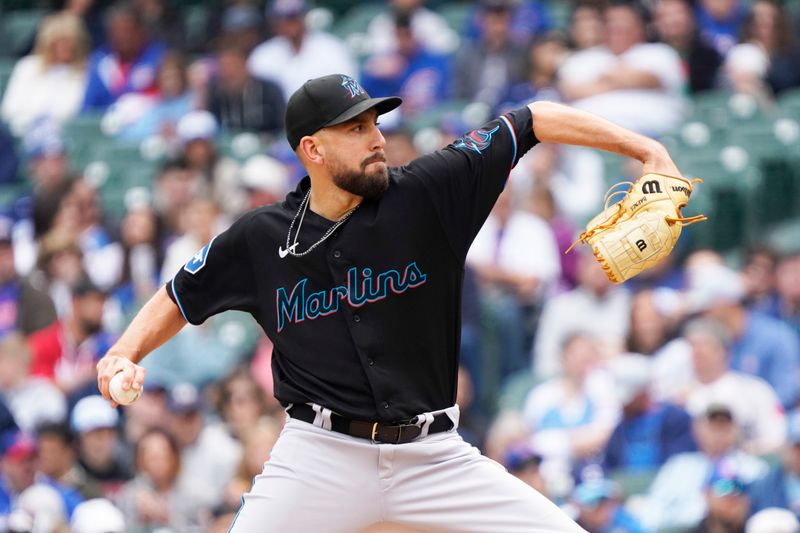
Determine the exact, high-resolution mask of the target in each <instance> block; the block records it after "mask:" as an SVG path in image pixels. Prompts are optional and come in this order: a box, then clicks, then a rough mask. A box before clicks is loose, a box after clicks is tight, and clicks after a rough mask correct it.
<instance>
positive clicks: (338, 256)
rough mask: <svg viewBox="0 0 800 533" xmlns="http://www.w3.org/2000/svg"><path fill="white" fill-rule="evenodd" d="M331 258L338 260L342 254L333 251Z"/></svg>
mask: <svg viewBox="0 0 800 533" xmlns="http://www.w3.org/2000/svg"><path fill="white" fill-rule="evenodd" d="M333 257H335V258H336V259H339V258H340V257H342V252H340V251H339V250H334V251H333Z"/></svg>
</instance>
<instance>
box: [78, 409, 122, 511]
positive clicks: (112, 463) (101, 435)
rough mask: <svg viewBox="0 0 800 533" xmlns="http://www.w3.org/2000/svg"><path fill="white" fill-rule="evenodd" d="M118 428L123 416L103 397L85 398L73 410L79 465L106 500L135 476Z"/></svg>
mask: <svg viewBox="0 0 800 533" xmlns="http://www.w3.org/2000/svg"><path fill="white" fill-rule="evenodd" d="M118 425H119V413H117V411H116V410H115V409H114V408H113V407H111V404H109V403H108V402H107V401H106V400H104V399H103V397H102V396H100V395H95V396H87V397H85V398H82V399H81V400H79V401H78V403H76V404H75V407H73V409H72V415H71V418H70V426H71V428H72V431H73V432H74V433H75V435H76V436H77V440H78V463H79V464H80V466H81V468H83V469H84V470H85V471H86V473H87V475H88V477H89V480H90V482H93V483H95V482H96V483H98V484H99V485H100V487H101V490H102V492H103V495H104V496H110V495H113V494H115V493H116V492H117V491H118V490H119V488H120V487H121V486H122V484H123V483H124V482H125V481H127V480H129V479H131V477H132V475H133V472H132V469H131V464H130V458H129V454H128V453H127V451H126V450H125V448H124V447H123V443H122V441H121V439H120V437H119V431H118Z"/></svg>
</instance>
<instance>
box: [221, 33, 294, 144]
mask: <svg viewBox="0 0 800 533" xmlns="http://www.w3.org/2000/svg"><path fill="white" fill-rule="evenodd" d="M247 54H248V51H247V50H245V49H244V48H243V47H242V46H241V45H238V44H234V43H233V42H227V43H223V44H222V45H221V46H220V47H219V48H218V49H217V52H216V60H217V73H216V76H214V77H213V78H212V79H211V82H210V84H209V87H208V104H207V105H208V110H209V111H211V113H212V114H213V115H214V118H216V119H217V122H219V124H220V126H221V127H222V129H224V130H232V131H237V130H249V131H255V132H258V133H265V134H269V135H271V136H273V137H275V136H276V135H277V134H278V133H279V132H281V131H283V115H284V113H285V111H286V101H285V100H284V96H283V91H282V90H281V88H280V87H279V86H278V85H277V84H276V83H275V82H274V81H272V80H269V79H256V78H254V77H253V76H252V75H251V74H250V72H249V71H248V70H247Z"/></svg>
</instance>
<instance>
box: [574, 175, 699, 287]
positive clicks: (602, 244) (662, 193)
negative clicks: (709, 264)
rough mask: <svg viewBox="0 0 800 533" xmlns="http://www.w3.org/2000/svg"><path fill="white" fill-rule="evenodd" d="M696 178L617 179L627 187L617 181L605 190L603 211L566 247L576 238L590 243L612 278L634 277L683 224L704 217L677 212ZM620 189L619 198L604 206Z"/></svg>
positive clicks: (666, 249)
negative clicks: (628, 180)
mask: <svg viewBox="0 0 800 533" xmlns="http://www.w3.org/2000/svg"><path fill="white" fill-rule="evenodd" d="M701 181H702V180H700V179H695V180H692V181H689V180H686V179H684V178H680V177H677V176H667V175H665V174H655V173H649V174H645V175H643V176H642V177H640V178H639V179H638V180H636V183H630V182H622V184H625V185H627V186H628V189H627V190H622V189H618V188H617V187H618V186H619V185H621V184H620V183H617V184H616V185H614V186H612V187H611V188H610V189H609V190H608V192H607V193H606V198H605V209H604V210H603V212H602V213H600V214H599V215H597V216H596V217H594V218H593V219H592V220H590V221H589V223H588V224H587V225H586V231H584V232H583V233H581V234H580V235H579V236H578V240H577V241H575V243H574V244H573V245H572V246H570V248H569V250H571V249H572V248H573V247H574V246H575V244H577V243H578V242H584V243H586V244H588V245H590V246H591V247H592V251H593V252H594V255H595V257H596V258H597V261H598V262H599V263H600V265H601V266H602V267H603V270H605V272H606V275H607V276H608V279H609V280H611V281H612V282H614V283H622V282H623V281H625V280H628V279H630V278H632V277H634V276H635V275H637V274H639V273H640V272H643V271H645V270H647V269H648V268H650V267H652V266H654V265H655V264H657V263H658V262H659V261H661V259H663V258H664V257H666V256H667V255H669V253H670V252H671V251H672V248H673V247H674V246H675V243H676V242H677V241H678V237H680V235H681V228H683V226H688V225H689V224H693V223H695V222H699V221H701V220H706V217H705V215H697V216H694V217H688V218H687V217H683V216H682V215H681V208H683V207H684V206H685V205H686V204H687V203H688V202H689V196H691V194H692V188H693V187H692V186H693V185H694V183H699V182H701ZM615 189H616V190H615ZM621 194H624V195H625V197H624V198H623V199H622V200H621V201H619V202H617V203H615V204H614V205H611V206H609V205H608V204H609V202H610V201H611V200H612V199H613V198H616V197H617V196H619V195H621ZM569 250H567V252H569Z"/></svg>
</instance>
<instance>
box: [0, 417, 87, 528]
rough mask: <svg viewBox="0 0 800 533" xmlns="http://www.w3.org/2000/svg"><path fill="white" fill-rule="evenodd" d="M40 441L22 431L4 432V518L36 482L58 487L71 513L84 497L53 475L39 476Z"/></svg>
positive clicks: (0, 440) (0, 509) (0, 507)
mask: <svg viewBox="0 0 800 533" xmlns="http://www.w3.org/2000/svg"><path fill="white" fill-rule="evenodd" d="M36 454H37V446H36V441H35V440H34V439H33V438H32V437H30V436H28V435H26V434H24V433H22V432H20V431H13V430H12V431H8V432H6V433H3V434H2V436H0V455H2V459H1V462H0V464H1V465H2V477H0V518H2V517H3V516H5V515H7V514H8V513H10V512H11V511H12V510H13V509H14V502H15V500H16V498H17V497H18V496H19V495H20V494H21V493H22V492H23V491H25V489H27V488H29V487H32V486H33V485H35V484H44V485H48V486H50V487H52V488H54V489H55V490H56V491H57V492H58V494H59V496H60V497H61V499H62V501H63V502H64V508H65V509H66V511H67V515H68V516H69V515H70V514H71V513H72V511H73V510H74V509H75V506H77V505H78V504H79V503H80V502H81V501H82V500H83V499H82V498H81V496H80V494H78V492H77V491H75V490H73V489H70V488H68V487H65V486H63V485H61V484H59V483H56V482H54V481H52V480H50V479H37V473H36Z"/></svg>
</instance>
